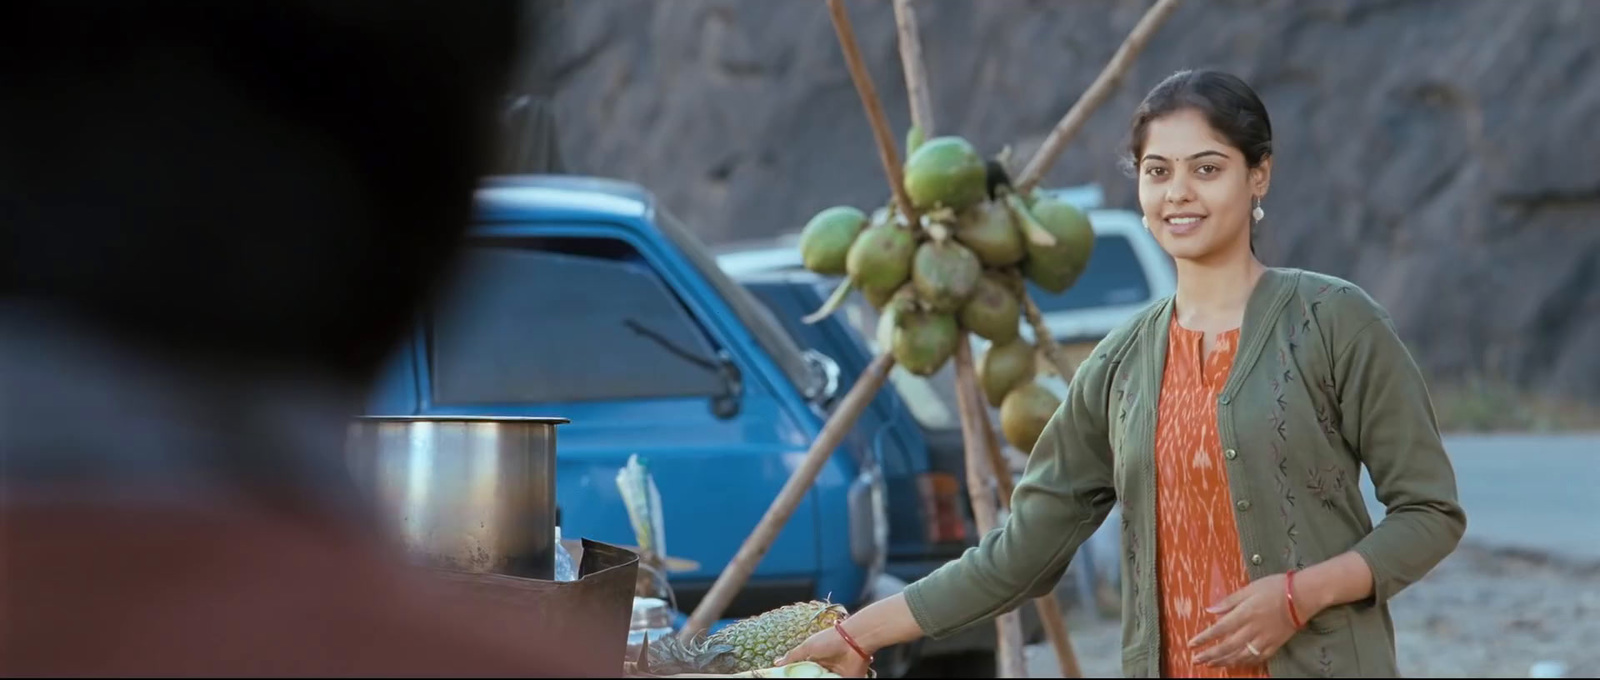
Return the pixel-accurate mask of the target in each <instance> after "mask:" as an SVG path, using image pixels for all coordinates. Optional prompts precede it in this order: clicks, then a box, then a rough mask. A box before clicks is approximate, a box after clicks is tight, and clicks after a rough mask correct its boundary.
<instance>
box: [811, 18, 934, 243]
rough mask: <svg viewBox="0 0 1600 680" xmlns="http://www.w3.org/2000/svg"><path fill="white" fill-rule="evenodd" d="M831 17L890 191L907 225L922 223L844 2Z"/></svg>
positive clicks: (886, 118) (881, 103) (881, 102)
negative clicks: (870, 128) (876, 145)
mask: <svg viewBox="0 0 1600 680" xmlns="http://www.w3.org/2000/svg"><path fill="white" fill-rule="evenodd" d="M828 15H829V16H830V17H832V18H833V30H834V33H835V34H836V35H838V36H839V47H840V48H841V49H843V50H844V63H845V66H846V67H848V68H849V69H850V80H852V81H854V82H855V85H856V94H857V95H858V96H860V97H861V105H862V106H863V107H865V108H866V110H867V120H868V122H870V123H871V124H872V136H873V138H874V139H875V140H876V141H877V143H878V160H879V161H881V162H882V163H883V173H884V175H885V176H887V177H888V178H889V190H890V191H891V192H893V193H894V200H895V204H896V205H898V206H899V207H900V214H901V215H904V216H905V218H906V223H907V224H911V225H916V224H918V218H917V212H916V211H915V210H913V209H912V208H911V197H910V196H908V195H907V194H906V187H905V180H904V179H903V177H902V173H901V168H900V156H899V153H898V152H896V151H895V143H894V137H893V136H891V135H890V133H889V119H888V117H887V116H885V115H884V114H883V101H882V100H881V99H879V98H878V89H877V88H876V87H874V86H873V84H872V74H870V73H868V72H867V66H866V64H865V63H864V62H863V61H862V59H861V47H860V46H859V45H857V44H856V33H855V29H854V28H853V27H852V26H851V25H850V15H849V14H848V13H846V12H845V9H844V2H843V0H828Z"/></svg>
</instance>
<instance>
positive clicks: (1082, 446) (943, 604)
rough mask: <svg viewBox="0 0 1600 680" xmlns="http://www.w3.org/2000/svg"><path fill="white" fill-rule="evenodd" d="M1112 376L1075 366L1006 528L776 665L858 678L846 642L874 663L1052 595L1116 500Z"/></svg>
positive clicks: (857, 663) (1094, 364)
mask: <svg viewBox="0 0 1600 680" xmlns="http://www.w3.org/2000/svg"><path fill="white" fill-rule="evenodd" d="M1108 340H1109V338H1108ZM1097 354H1098V353H1097ZM1107 375H1108V368H1107V367H1106V365H1105V364H1104V362H1103V360H1099V359H1098V358H1097V359H1091V360H1090V361H1086V362H1085V363H1084V364H1083V365H1082V366H1080V367H1079V370H1078V372H1077V374H1076V375H1075V376H1073V380H1072V383H1071V385H1070V387H1069V389H1068V395H1067V399H1066V401H1064V402H1063V403H1062V405H1061V408H1059V409H1057V411H1056V413H1055V415H1054V416H1053V417H1052V418H1051V419H1050V422H1049V424H1048V425H1046V426H1045V429H1044V432H1043V433H1042V434H1041V435H1040V436H1039V441H1038V442H1037V443H1036V444H1035V445H1034V448H1033V451H1032V453H1031V454H1030V455H1029V457H1028V465H1027V469H1026V470H1025V471H1024V473H1023V476H1022V478H1021V479H1020V480H1019V481H1018V483H1017V488H1016V491H1014V492H1013V493H1012V497H1011V514H1010V516H1009V517H1008V518H1007V519H1006V522H1005V524H1004V525H1003V526H1000V527H998V528H996V529H995V530H994V531H991V532H989V533H988V534H987V535H985V536H984V537H983V538H982V540H980V541H979V543H978V545H977V546H976V547H973V548H968V549H967V551H966V552H965V553H964V554H963V555H962V556H961V557H960V558H959V559H957V560H954V561H952V562H950V563H948V564H946V565H944V566H943V567H940V568H939V569H938V570H936V571H934V572H933V573H932V574H929V575H928V576H926V577H924V578H922V579H920V580H918V581H917V582H915V583H912V584H910V585H909V586H907V587H906V589H905V590H904V591H903V592H902V593H900V594H897V595H895V596H893V597H890V598H887V599H884V600H881V601H879V602H876V603H873V604H872V605H870V606H867V607H865V608H863V609H862V610H861V611H860V612H857V613H856V614H854V615H853V616H851V617H850V618H849V619H847V620H846V621H845V623H844V626H843V628H844V634H843V635H840V634H839V633H838V632H836V631H831V630H829V631H823V632H820V633H817V634H816V635H814V636H812V637H811V638H810V639H808V640H807V641H806V642H805V643H803V644H802V645H801V646H800V647H798V648H796V649H795V650H793V651H791V652H790V653H789V654H788V655H786V656H785V657H784V658H782V659H780V661H782V662H789V661H799V660H805V659H812V660H815V661H817V662H819V663H821V664H823V665H824V666H827V667H829V668H832V669H834V670H835V672H838V673H839V674H840V675H846V676H856V675H860V674H862V673H865V671H866V663H865V660H864V659H863V658H862V657H861V654H860V653H858V652H857V651H856V650H855V649H854V648H853V647H852V646H850V644H849V642H850V641H854V642H855V643H856V646H858V647H860V648H861V651H862V652H865V653H866V654H869V655H870V654H874V653H876V652H877V651H878V650H880V649H883V648H884V647H888V646H891V645H895V644H899V643H904V642H910V641H913V640H916V639H918V638H920V637H923V636H930V637H936V638H937V637H944V636H946V635H950V634H952V633H955V632H957V631H959V630H961V629H963V628H966V627H967V626H970V625H972V624H975V623H979V622H982V621H985V620H989V619H992V618H993V617H995V616H998V615H1000V614H1003V613H1005V612H1007V611H1010V610H1012V609H1014V608H1016V607H1017V606H1018V605H1020V604H1022V603H1024V602H1027V601H1028V600H1030V599H1032V598H1034V597H1038V596H1040V595H1044V594H1046V593H1048V592H1050V591H1051V590H1052V589H1053V588H1054V586H1055V584H1056V583H1057V582H1058V581H1060V580H1061V576H1062V574H1063V572H1065V570H1066V568H1067V563H1068V562H1069V561H1070V560H1071V558H1072V556H1073V554H1074V553H1075V552H1076V551H1077V549H1078V546H1080V545H1081V544H1082V543H1083V541H1084V540H1086V539H1087V538H1089V536H1090V535H1092V534H1093V533H1094V531H1095V530H1096V529H1097V528H1099V526H1100V524H1101V522H1103V521H1104V520H1105V517H1106V515H1107V514H1109V513H1110V511H1111V508H1112V506H1113V505H1114V504H1115V502H1116V492H1115V489H1114V482H1113V472H1112V456H1111V447H1110V444H1109V438H1108V435H1107V429H1106V394H1107V391H1108V390H1107V389H1106V386H1107V384H1108V378H1107ZM846 636H847V637H848V638H849V640H847V639H846Z"/></svg>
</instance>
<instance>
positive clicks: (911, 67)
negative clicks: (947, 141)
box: [894, 0, 933, 138]
mask: <svg viewBox="0 0 1600 680" xmlns="http://www.w3.org/2000/svg"><path fill="white" fill-rule="evenodd" d="M894 26H895V30H896V31H897V32H898V34H899V37H900V65H901V68H902V69H903V70H904V71H905V74H906V99H907V100H908V101H910V103H911V124H912V125H915V126H917V127H918V128H920V129H921V130H922V135H923V137H924V138H931V137H933V100H932V97H933V95H932V93H931V92H929V90H928V71H927V66H926V65H925V64H924V63H923V61H922V36H921V33H919V32H918V31H917V13H916V11H915V10H913V9H912V8H911V0H894Z"/></svg>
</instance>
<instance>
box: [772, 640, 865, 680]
mask: <svg viewBox="0 0 1600 680" xmlns="http://www.w3.org/2000/svg"><path fill="white" fill-rule="evenodd" d="M797 661H815V662H817V663H818V664H820V665H821V666H822V667H823V668H826V669H828V670H830V671H833V672H835V673H838V674H839V675H842V676H844V677H847V678H864V677H867V669H868V664H867V660H866V659H863V658H861V655H860V654H858V653H856V650H855V648H853V647H851V646H850V645H849V644H848V643H846V642H845V641H844V638H843V637H841V636H840V635H839V631H836V630H834V629H832V628H829V629H827V630H823V631H819V632H817V633H813V634H812V635H811V637H809V638H806V641H805V642H802V643H800V645H799V646H797V647H795V648H794V649H791V650H789V653H788V654H784V655H783V656H781V657H779V658H778V660H777V662H775V663H774V664H773V665H774V666H782V665H785V664H791V663H795V662H797Z"/></svg>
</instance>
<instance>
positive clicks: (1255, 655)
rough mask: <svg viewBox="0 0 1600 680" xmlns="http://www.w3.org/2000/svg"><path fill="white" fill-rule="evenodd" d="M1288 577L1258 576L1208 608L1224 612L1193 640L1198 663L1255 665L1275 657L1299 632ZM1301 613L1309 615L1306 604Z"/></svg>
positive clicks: (1191, 642)
mask: <svg viewBox="0 0 1600 680" xmlns="http://www.w3.org/2000/svg"><path fill="white" fill-rule="evenodd" d="M1285 578H1286V577H1285V576H1284V575H1283V574H1274V575H1272V576H1268V577H1265V578H1262V579H1258V580H1256V581H1254V582H1252V583H1251V584H1250V585H1248V586H1245V587H1244V588H1241V589H1239V590H1238V591H1237V592H1235V593H1233V594H1232V595H1229V596H1227V597H1225V598H1223V599H1222V601H1221V602H1218V603H1216V604H1214V605H1212V606H1211V607H1210V608H1208V609H1207V610H1206V611H1209V612H1211V613H1213V614H1222V615H1223V616H1222V618H1220V619H1218V620H1217V622H1216V623H1213V624H1211V627H1210V628H1207V629H1205V630H1203V631H1201V632H1200V634H1199V635H1196V636H1195V637H1194V639H1193V640H1191V641H1190V642H1189V649H1190V650H1191V651H1192V650H1199V652H1198V653H1196V654H1195V656H1194V660H1195V663H1200V664H1205V665H1208V666H1216V667H1237V666H1255V665H1260V664H1263V663H1266V661H1267V659H1270V658H1272V655H1273V654H1276V653H1277V652H1278V649H1279V648H1281V647H1283V644H1284V643H1285V642H1288V641H1289V638H1291V637H1294V634H1295V632H1296V630H1295V626H1294V621H1293V620H1291V619H1290V618H1289V601H1288V598H1286V597H1285V596H1284V589H1283V588H1284V582H1285ZM1297 585H1298V584H1297ZM1297 614H1298V616H1299V618H1300V620H1301V621H1305V620H1307V619H1308V618H1309V616H1308V614H1307V612H1305V611H1304V606H1303V605H1302V606H1301V607H1300V611H1299V612H1297ZM1208 645H1210V646H1209V647H1208Z"/></svg>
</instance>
